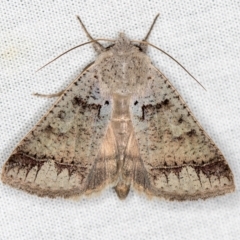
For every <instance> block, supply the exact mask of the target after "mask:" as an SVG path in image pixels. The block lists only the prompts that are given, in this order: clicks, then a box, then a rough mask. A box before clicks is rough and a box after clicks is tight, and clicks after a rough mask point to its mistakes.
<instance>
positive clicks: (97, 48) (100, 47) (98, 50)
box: [76, 15, 105, 54]
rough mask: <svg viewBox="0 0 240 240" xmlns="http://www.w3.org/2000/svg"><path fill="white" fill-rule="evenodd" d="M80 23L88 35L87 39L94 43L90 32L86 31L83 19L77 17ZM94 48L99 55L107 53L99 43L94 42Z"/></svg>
mask: <svg viewBox="0 0 240 240" xmlns="http://www.w3.org/2000/svg"><path fill="white" fill-rule="evenodd" d="M76 17H77V19H78V21H79V22H80V24H81V26H82V29H83V31H84V32H85V33H86V35H87V37H88V38H89V40H91V41H94V39H93V37H92V36H91V35H90V33H89V32H88V30H87V29H86V27H85V25H84V24H83V22H82V20H81V18H80V17H79V16H78V15H77V16H76ZM93 48H94V49H95V51H96V52H97V53H98V54H99V53H101V52H103V51H105V48H104V47H103V46H102V45H101V44H100V43H99V42H93Z"/></svg>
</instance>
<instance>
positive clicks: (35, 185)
mask: <svg viewBox="0 0 240 240" xmlns="http://www.w3.org/2000/svg"><path fill="white" fill-rule="evenodd" d="M94 69H95V67H94V65H93V66H91V67H90V68H88V69H87V70H85V71H84V72H83V73H82V74H81V76H80V77H79V78H78V79H77V80H76V81H74V82H73V83H72V84H71V86H69V87H68V88H67V89H66V91H65V92H64V93H63V95H62V96H61V97H60V98H59V99H58V100H57V102H56V103H55V104H54V106H53V107H52V108H51V109H50V111H49V112H48V113H47V114H46V115H45V116H44V117H43V118H42V119H41V120H40V122H39V123H38V124H37V125H36V127H35V128H34V129H33V130H31V131H30V132H29V133H28V135H27V136H26V137H25V138H24V139H23V140H22V141H21V142H20V144H19V145H18V146H17V148H16V149H15V150H14V151H13V153H12V155H11V156H10V158H9V159H8V161H7V162H6V163H5V165H4V167H3V172H2V181H3V182H4V183H7V184H9V185H11V186H13V187H16V188H20V189H23V190H25V191H27V192H30V193H35V194H37V195H39V196H50V197H57V196H63V197H71V196H75V195H81V194H90V193H92V192H96V191H99V190H101V189H102V188H103V187H104V186H105V185H106V184H108V183H112V182H113V181H114V180H115V177H116V171H117V169H116V155H117V150H116V145H115V138H114V134H113V132H112V129H111V127H110V125H109V121H110V117H111V108H112V100H111V99H110V98H106V97H103V96H102V95H101V92H100V89H99V82H98V76H97V74H96V73H95V71H94Z"/></svg>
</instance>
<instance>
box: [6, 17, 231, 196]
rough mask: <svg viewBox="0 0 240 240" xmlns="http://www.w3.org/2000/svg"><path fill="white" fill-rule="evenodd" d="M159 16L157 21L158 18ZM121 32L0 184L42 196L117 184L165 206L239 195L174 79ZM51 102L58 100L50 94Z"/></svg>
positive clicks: (23, 146)
mask: <svg viewBox="0 0 240 240" xmlns="http://www.w3.org/2000/svg"><path fill="white" fill-rule="evenodd" d="M157 17H158V16H157ZM157 17H156V18H155V19H154V21H153V24H152V26H151V28H150V30H149V32H148V34H147V36H146V37H145V38H144V40H143V41H139V42H140V44H139V43H138V44H136V41H135V43H134V41H131V40H130V39H128V38H127V37H126V35H125V34H123V33H120V34H119V37H118V38H117V39H116V40H114V42H113V43H112V45H110V46H108V47H107V48H104V47H103V46H102V45H101V44H100V43H99V42H98V41H97V40H94V39H93V38H92V37H91V35H90V34H89V33H88V31H87V30H86V28H85V26H84V25H83V23H82V22H81V20H80V18H79V20H80V23H81V24H82V27H83V29H84V31H85V32H86V34H87V36H88V38H89V39H90V40H91V43H92V44H93V46H94V48H95V49H96V51H97V53H98V56H97V58H96V60H95V62H93V63H91V64H89V65H88V66H87V67H86V68H85V69H84V70H83V72H82V73H81V74H80V76H78V77H77V79H76V80H74V81H73V82H72V83H71V84H70V86H68V87H67V89H65V90H64V91H62V92H61V93H59V98H58V100H57V101H56V102H55V104H54V105H53V106H52V107H51V109H50V110H49V112H47V113H46V115H45V116H43V118H42V119H41V120H40V121H39V122H38V123H37V125H36V126H35V127H34V128H33V129H32V130H31V131H30V132H29V133H28V134H27V135H26V136H25V137H24V138H23V140H22V141H21V142H20V143H19V144H18V146H17V147H16V148H15V150H14V151H13V153H12V154H11V156H10V157H9V159H8V160H7V161H6V163H5V164H4V166H3V169H2V181H3V182H4V183H6V184H9V185H11V186H12V187H15V188H19V189H22V190H25V191H27V192H29V193H32V194H37V195H38V196H48V197H53V198H54V197H65V198H69V197H73V196H81V195H89V194H92V193H96V192H99V191H101V190H102V189H104V188H105V187H106V186H112V187H114V189H115V191H116V193H117V195H118V197H119V198H120V199H125V198H126V197H127V195H128V193H129V190H130V188H134V189H135V190H137V191H139V192H144V193H145V194H147V195H148V196H156V197H160V198H165V199H168V200H195V199H199V198H201V199H206V198H209V197H214V196H217V195H223V194H225V193H230V192H233V191H234V189H235V186H234V180H233V174H232V172H231V170H230V168H229V166H228V163H227V162H226V160H225V158H224V156H223V154H222V153H221V152H220V150H219V149H218V147H217V146H216V145H215V144H214V142H213V141H212V140H211V138H210V137H209V136H208V135H207V133H206V132H205V131H204V130H203V128H202V127H201V126H200V124H199V123H198V122H197V120H196V119H195V117H194V116H193V114H192V113H191V111H190V110H189V108H188V107H187V105H186V104H185V102H184V101H183V99H182V98H181V96H180V95H179V93H178V92H177V91H176V89H175V88H174V87H173V86H172V84H171V83H170V82H169V80H168V79H167V78H166V77H165V76H164V75H163V74H162V73H161V72H160V71H159V70H158V69H157V68H156V67H155V66H153V64H152V63H151V60H150V58H149V57H148V56H147V55H146V49H147V45H151V44H150V43H148V42H147V39H148V36H149V34H150V32H151V30H152V28H153V25H154V23H155V21H156V19H157ZM52 96H56V94H53V95H52Z"/></svg>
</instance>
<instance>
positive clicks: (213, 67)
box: [0, 0, 240, 240]
mask: <svg viewBox="0 0 240 240" xmlns="http://www.w3.org/2000/svg"><path fill="white" fill-rule="evenodd" d="M239 9H240V3H239V2H237V1H230V0H229V1H209V0H202V1H200V0H199V1H197V0H192V1H159V0H158V1H146V0H143V1H136V0H134V1H131V3H129V1H126V0H125V1H102V0H101V1H86V2H85V1H42V2H37V1H35V2H33V1H32V2H30V1H28V2H24V1H2V2H1V7H0V24H1V25H0V26H1V34H0V66H1V71H0V111H1V117H0V161H1V166H2V165H3V163H4V162H5V160H6V159H7V158H8V156H9V155H10V154H11V151H12V150H13V149H14V147H15V146H16V144H17V143H18V142H19V141H20V140H21V138H22V137H24V135H25V134H26V133H27V132H28V131H29V130H30V129H31V128H32V127H33V126H34V125H35V124H36V123H37V121H38V120H39V119H40V117H41V116H42V115H43V114H44V113H45V112H46V111H47V109H48V108H49V107H50V106H51V104H52V103H53V102H54V99H51V100H49V99H44V98H36V97H34V96H32V95H31V93H33V92H39V93H46V94H47V93H54V92H58V91H60V90H62V89H63V88H64V87H65V86H67V85H68V84H69V83H70V82H71V81H72V80H73V79H74V78H75V77H76V76H77V75H78V73H79V72H80V71H81V69H83V67H84V66H85V65H86V64H88V63H90V62H91V61H93V60H94V56H95V55H94V51H93V49H92V48H91V47H90V46H85V47H82V48H80V49H78V50H75V51H73V52H71V53H69V54H67V55H65V56H63V57H62V58H61V59H59V60H57V61H56V62H54V63H52V64H51V65H50V66H48V67H46V68H44V69H43V70H42V71H40V72H38V73H35V70H37V69H38V68H39V67H41V66H42V65H44V64H45V63H46V62H48V61H49V60H51V59H52V58H54V57H55V56H57V55H58V54H60V53H62V52H64V51H65V50H67V49H69V48H71V47H73V46H75V45H77V44H79V43H82V42H85V41H86V40H87V38H86V37H85V35H84V33H83V32H82V30H81V28H80V26H79V23H78V22H77V20H76V18H75V15H76V14H78V15H80V16H81V18H82V20H83V22H84V23H85V25H86V26H87V28H88V30H89V31H90V33H91V34H92V35H93V36H94V37H105V38H115V37H117V34H118V32H121V31H124V32H125V33H126V34H127V35H128V36H129V37H130V38H132V39H142V38H143V36H145V34H146V32H147V30H148V29H149V26H150V24H151V22H152V20H153V18H154V16H155V15H156V13H158V12H160V14H161V16H160V19H159V20H158V22H157V24H156V26H155V28H154V30H153V32H152V34H151V37H150V39H149V41H150V42H151V43H153V44H155V45H157V46H159V47H161V48H162V49H164V50H165V51H167V52H168V53H169V54H171V55H172V56H173V57H175V58H176V59H177V60H179V61H180V62H181V63H182V64H183V65H184V66H185V67H186V68H187V69H188V70H189V71H190V72H191V73H192V74H193V75H194V76H195V77H196V78H197V79H198V80H200V82H201V83H202V84H203V85H204V86H205V88H207V92H205V91H204V90H202V89H201V87H200V86H199V85H197V84H196V83H195V82H194V80H193V79H191V78H190V77H189V76H188V75H187V74H186V73H185V72H184V71H183V70H182V69H181V68H180V67H179V66H177V65H176V64H175V63H174V62H173V61H171V60H169V59H168V58H167V57H166V56H164V55H162V54H161V53H159V52H158V51H157V50H154V49H149V55H150V56H151V59H152V61H153V63H154V64H155V65H156V67H158V68H159V69H160V70H161V71H162V72H163V73H164V74H165V75H166V76H167V77H168V78H169V79H170V81H171V82H172V83H173V85H174V86H175V87H176V88H177V89H178V90H179V92H180V93H181V94H182V96H183V98H184V99H185V100H186V102H187V104H188V105H189V107H190V109H191V110H192V111H193V113H194V115H195V116H196V118H197V119H198V120H199V122H200V123H201V125H202V126H203V127H204V129H205V130H206V131H207V132H208V134H209V135H210V136H211V137H212V139H213V140H214V141H215V143H216V144H217V145H218V147H219V148H220V149H221V150H222V152H223V154H224V155H225V157H226V159H227V160H228V162H229V165H230V166H231V168H232V170H233V173H234V175H235V181H236V187H237V190H236V193H234V194H228V195H226V196H224V197H218V198H214V199H209V200H207V201H195V202H180V203H179V202H166V201H160V200H158V199H152V200H148V199H147V198H145V197H144V196H143V195H139V194H137V193H136V192H131V193H130V194H129V196H128V198H127V199H126V200H125V201H120V200H119V199H118V198H117V196H116V194H115V193H114V191H113V190H112V189H107V190H105V191H104V192H102V193H101V194H100V195H99V196H97V197H92V198H89V199H83V200H80V201H69V200H64V199H48V198H38V197H36V196H32V195H29V194H27V193H25V192H22V191H18V190H16V189H12V188H10V187H7V186H4V185H3V184H2V183H1V184H0V204H1V208H0V216H1V217H0V239H214V240H215V239H239V235H240V228H239V221H240V202H239V198H240V194H239V190H238V189H239V188H238V186H239V183H240V177H239V176H240V172H239V168H240V163H239V155H240V148H239V146H240V126H239V113H240V111H239V110H240V108H239V102H240V97H239V96H240V79H239V76H240V68H239V62H240V56H239V53H240V43H239V39H240V24H239V22H240V14H239Z"/></svg>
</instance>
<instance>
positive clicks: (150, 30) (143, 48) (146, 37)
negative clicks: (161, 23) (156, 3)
mask: <svg viewBox="0 0 240 240" xmlns="http://www.w3.org/2000/svg"><path fill="white" fill-rule="evenodd" d="M159 15H160V14H159V13H158V14H157V15H156V17H155V18H154V19H153V22H152V25H151V27H150V29H149V30H148V33H147V35H146V36H145V38H144V39H143V40H142V41H143V42H146V41H147V40H148V38H149V36H150V33H151V32H152V29H153V27H154V25H155V23H156V21H157V19H158V17H159ZM140 48H141V49H142V51H143V52H146V51H147V45H146V44H143V43H140Z"/></svg>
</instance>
